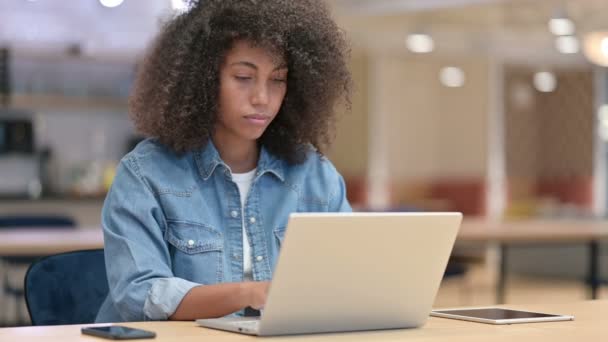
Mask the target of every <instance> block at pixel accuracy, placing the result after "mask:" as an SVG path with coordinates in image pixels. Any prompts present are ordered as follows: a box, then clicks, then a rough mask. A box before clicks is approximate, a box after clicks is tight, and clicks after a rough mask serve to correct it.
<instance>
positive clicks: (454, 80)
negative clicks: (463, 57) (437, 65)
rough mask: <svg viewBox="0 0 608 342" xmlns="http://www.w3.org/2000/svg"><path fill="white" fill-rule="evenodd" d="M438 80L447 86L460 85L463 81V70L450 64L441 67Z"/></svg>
mask: <svg viewBox="0 0 608 342" xmlns="http://www.w3.org/2000/svg"><path fill="white" fill-rule="evenodd" d="M439 81H441V84H443V85H444V86H446V87H448V88H458V87H462V86H464V82H465V75H464V71H462V69H460V68H457V67H452V66H450V67H445V68H442V69H441V71H440V72H439Z"/></svg>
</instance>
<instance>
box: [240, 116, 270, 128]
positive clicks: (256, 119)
mask: <svg viewBox="0 0 608 342" xmlns="http://www.w3.org/2000/svg"><path fill="white" fill-rule="evenodd" d="M244 118H245V120H247V121H248V122H249V123H251V124H254V125H260V126H263V125H266V124H267V123H268V121H270V116H268V115H264V114H251V115H245V116H244Z"/></svg>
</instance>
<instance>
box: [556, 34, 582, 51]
mask: <svg viewBox="0 0 608 342" xmlns="http://www.w3.org/2000/svg"><path fill="white" fill-rule="evenodd" d="M555 48H556V49H557V51H559V52H561V53H563V54H572V53H578V51H579V43H578V39H577V38H576V37H574V36H560V37H557V38H555Z"/></svg>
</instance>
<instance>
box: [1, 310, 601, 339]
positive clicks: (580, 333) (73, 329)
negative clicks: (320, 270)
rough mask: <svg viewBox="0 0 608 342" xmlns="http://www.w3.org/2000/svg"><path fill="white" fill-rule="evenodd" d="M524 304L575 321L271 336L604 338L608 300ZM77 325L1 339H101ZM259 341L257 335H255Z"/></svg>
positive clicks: (166, 328) (438, 321) (171, 335)
mask: <svg viewBox="0 0 608 342" xmlns="http://www.w3.org/2000/svg"><path fill="white" fill-rule="evenodd" d="M507 307H509V308H518V309H523V310H537V311H546V312H551V313H561V314H572V315H574V316H575V320H574V321H567V322H549V323H529V324H514V325H505V326H497V325H489V324H483V323H474V322H465V321H458V320H452V319H446V318H435V317H431V318H429V320H428V322H427V324H426V325H425V326H424V327H422V328H418V329H399V330H384V331H367V332H352V333H335V334H317V335H299V336H282V337H274V338H272V341H273V342H279V341H311V342H312V341H345V342H346V341H349V342H350V341H408V342H415V341H425V342H433V341H450V342H471V341H473V342H476V341H479V342H493V341H501V342H502V341H504V342H507V341H508V342H512V341H518V340H519V341H537V342H543V341H547V342H561V341H568V342H571V341H603V340H605V339H606V334H607V332H608V330H607V329H606V327H605V320H606V317H608V301H588V302H578V303H572V304H551V305H527V306H522V305H517V306H512V305H510V306H507ZM123 325H127V326H130V327H134V328H140V329H146V330H152V331H155V332H156V334H157V337H156V339H155V340H151V341H158V342H164V341H179V342H190V341H193V342H194V341H196V342H200V341H223V342H231V341H255V340H256V338H255V337H251V336H246V335H240V334H236V333H229V332H222V331H217V330H211V329H206V328H201V327H198V326H197V325H196V324H195V323H194V322H138V323H125V324H123ZM81 327H82V326H81V325H64V326H47V327H22V328H4V329H0V341H45V342H74V341H98V342H101V341H104V340H102V339H99V338H96V337H91V336H85V335H82V334H81V333H80V328H81ZM257 341H260V339H257Z"/></svg>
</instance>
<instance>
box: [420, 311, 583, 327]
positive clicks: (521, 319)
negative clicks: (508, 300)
mask: <svg viewBox="0 0 608 342" xmlns="http://www.w3.org/2000/svg"><path fill="white" fill-rule="evenodd" d="M431 316H435V317H444V318H454V319H462V320H465V321H473V322H480V323H488V324H515V323H534V322H552V321H571V320H574V316H570V315H556V314H547V313H540V312H531V311H520V310H511V309H502V308H493V307H488V308H472V309H449V310H433V311H431Z"/></svg>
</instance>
